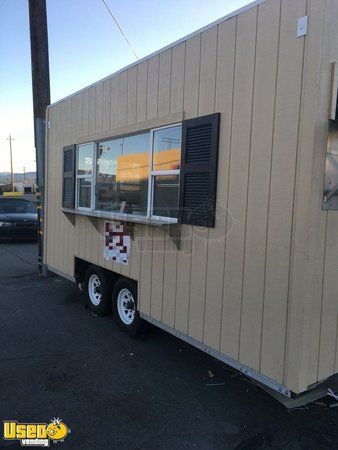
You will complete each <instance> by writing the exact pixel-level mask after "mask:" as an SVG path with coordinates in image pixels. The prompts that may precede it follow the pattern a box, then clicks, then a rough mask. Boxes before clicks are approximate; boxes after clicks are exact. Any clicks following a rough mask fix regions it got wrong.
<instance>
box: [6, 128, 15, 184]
mask: <svg viewBox="0 0 338 450" xmlns="http://www.w3.org/2000/svg"><path fill="white" fill-rule="evenodd" d="M7 140H8V141H9V156H10V161H11V192H14V172H13V152H12V141H14V139H13V138H12V136H11V135H10V134H9V136H8V138H7Z"/></svg>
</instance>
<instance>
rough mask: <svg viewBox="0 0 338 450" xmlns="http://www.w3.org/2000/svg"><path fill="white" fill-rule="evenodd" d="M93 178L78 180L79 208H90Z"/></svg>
mask: <svg viewBox="0 0 338 450" xmlns="http://www.w3.org/2000/svg"><path fill="white" fill-rule="evenodd" d="M91 182H92V180H91V178H79V179H78V191H79V195H78V198H79V205H78V206H79V207H80V208H90V197H91Z"/></svg>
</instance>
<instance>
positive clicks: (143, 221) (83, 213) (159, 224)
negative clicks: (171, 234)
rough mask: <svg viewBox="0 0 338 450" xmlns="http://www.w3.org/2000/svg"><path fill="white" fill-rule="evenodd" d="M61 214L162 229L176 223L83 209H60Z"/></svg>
mask: <svg viewBox="0 0 338 450" xmlns="http://www.w3.org/2000/svg"><path fill="white" fill-rule="evenodd" d="M61 210H62V212H64V213H66V214H75V215H80V216H88V217H98V218H100V219H110V220H119V221H121V222H126V223H128V222H131V223H141V224H144V225H152V226H155V227H163V226H167V225H176V224H177V223H178V222H177V221H173V220H166V219H165V218H163V219H148V218H147V217H140V216H132V215H130V214H122V213H110V212H107V211H90V210H85V209H70V208H62V209H61Z"/></svg>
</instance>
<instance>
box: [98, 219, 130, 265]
mask: <svg viewBox="0 0 338 450" xmlns="http://www.w3.org/2000/svg"><path fill="white" fill-rule="evenodd" d="M124 228H125V225H124V224H123V223H120V222H106V223H105V224H104V240H105V242H104V251H103V256H104V258H105V259H107V260H108V261H116V262H118V263H120V264H128V260H129V255H130V236H127V235H126V234H125V231H124Z"/></svg>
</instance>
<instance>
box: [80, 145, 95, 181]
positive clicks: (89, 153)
mask: <svg viewBox="0 0 338 450" xmlns="http://www.w3.org/2000/svg"><path fill="white" fill-rule="evenodd" d="M92 167H93V144H84V145H79V146H78V160H77V174H78V175H85V174H90V173H91V172H92Z"/></svg>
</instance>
